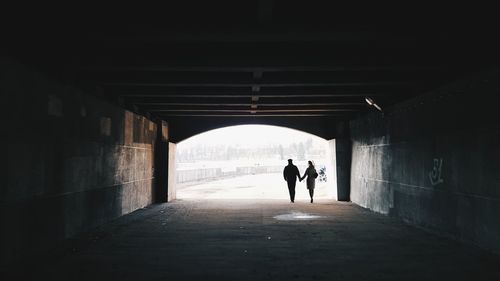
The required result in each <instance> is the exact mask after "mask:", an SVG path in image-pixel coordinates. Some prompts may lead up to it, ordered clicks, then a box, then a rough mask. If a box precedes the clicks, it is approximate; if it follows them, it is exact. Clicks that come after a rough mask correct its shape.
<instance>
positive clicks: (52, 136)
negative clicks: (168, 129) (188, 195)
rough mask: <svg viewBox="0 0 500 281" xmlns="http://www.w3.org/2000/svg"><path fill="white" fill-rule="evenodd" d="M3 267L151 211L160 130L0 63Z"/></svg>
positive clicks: (22, 69) (10, 64) (66, 87)
mask: <svg viewBox="0 0 500 281" xmlns="http://www.w3.org/2000/svg"><path fill="white" fill-rule="evenodd" d="M0 77H1V78H0V79H1V80H0V93H6V94H7V93H8V94H9V97H8V98H7V99H8V100H9V102H8V104H9V106H5V107H4V108H3V109H2V113H3V114H5V116H7V118H1V122H2V128H3V130H4V132H5V134H4V135H2V141H3V142H2V143H4V146H3V147H2V149H3V151H4V152H3V158H2V162H3V164H4V165H6V167H5V169H2V173H3V174H2V180H3V181H2V184H1V185H0V221H1V222H2V231H1V233H0V248H1V249H2V250H1V251H0V264H3V263H8V262H12V261H13V260H15V259H17V258H22V256H24V255H29V254H31V253H33V252H35V251H37V250H45V249H48V248H51V247H54V246H56V245H57V243H59V241H61V240H63V239H64V238H68V237H71V236H73V235H75V234H77V233H79V232H81V231H82V230H86V229H90V228H92V227H95V226H97V225H99V224H102V223H104V222H106V221H108V220H110V219H113V218H116V217H118V216H120V215H123V214H126V213H129V212H131V211H134V210H136V209H137V208H140V207H144V206H146V205H149V204H151V202H152V193H153V187H154V176H153V166H154V163H153V158H154V139H155V136H156V126H155V124H154V123H153V122H151V121H150V120H148V119H146V118H145V117H142V116H139V115H136V114H133V113H131V112H129V111H125V110H123V109H121V108H118V107H116V106H112V105H110V104H108V103H106V102H102V101H99V100H97V99H96V98H94V97H91V96H89V95H86V94H85V93H84V92H83V91H81V90H79V89H76V88H74V87H71V86H69V85H65V84H62V83H60V82H57V81H54V80H52V79H50V78H48V77H46V76H44V75H41V74H39V73H37V72H34V71H32V70H30V69H28V68H26V67H23V66H21V65H19V64H17V63H15V62H12V61H10V60H5V61H4V60H3V58H0Z"/></svg>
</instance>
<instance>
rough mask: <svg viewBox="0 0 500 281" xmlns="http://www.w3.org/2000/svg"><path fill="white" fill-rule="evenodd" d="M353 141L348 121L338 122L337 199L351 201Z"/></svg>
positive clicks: (336, 141)
mask: <svg viewBox="0 0 500 281" xmlns="http://www.w3.org/2000/svg"><path fill="white" fill-rule="evenodd" d="M351 156H352V143H351V139H350V137H349V126H348V123H339V124H337V138H336V139H335V160H336V172H337V200H338V201H350V200H351V199H350V197H351Z"/></svg>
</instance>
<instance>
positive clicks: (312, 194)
mask: <svg viewBox="0 0 500 281" xmlns="http://www.w3.org/2000/svg"><path fill="white" fill-rule="evenodd" d="M309 196H310V197H311V203H312V202H313V196H314V188H309Z"/></svg>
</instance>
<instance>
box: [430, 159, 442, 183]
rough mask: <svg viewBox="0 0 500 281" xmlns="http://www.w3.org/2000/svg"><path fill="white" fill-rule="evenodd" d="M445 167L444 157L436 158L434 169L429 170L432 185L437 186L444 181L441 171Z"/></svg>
mask: <svg viewBox="0 0 500 281" xmlns="http://www.w3.org/2000/svg"><path fill="white" fill-rule="evenodd" d="M442 168H443V158H434V165H433V167H432V170H431V171H430V172H429V179H430V180H431V184H432V186H436V185H438V184H441V183H443V182H444V180H443V178H442V175H441V171H442Z"/></svg>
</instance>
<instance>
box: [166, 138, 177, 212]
mask: <svg viewBox="0 0 500 281" xmlns="http://www.w3.org/2000/svg"><path fill="white" fill-rule="evenodd" d="M176 149H177V145H176V144H175V143H171V142H169V143H168V194H167V201H168V202H170V201H173V200H175V198H176V192H177V190H176V183H177V177H176V172H175V171H176V166H175V153H176Z"/></svg>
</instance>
